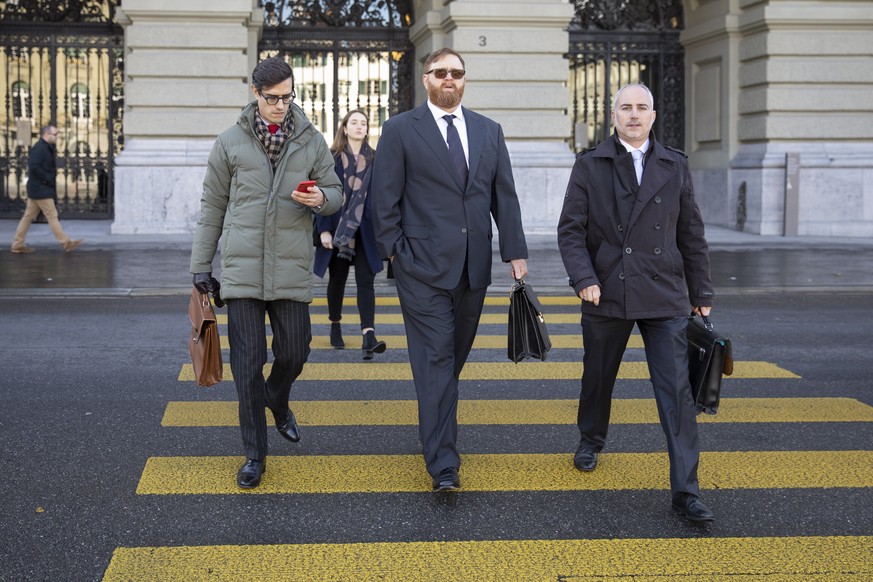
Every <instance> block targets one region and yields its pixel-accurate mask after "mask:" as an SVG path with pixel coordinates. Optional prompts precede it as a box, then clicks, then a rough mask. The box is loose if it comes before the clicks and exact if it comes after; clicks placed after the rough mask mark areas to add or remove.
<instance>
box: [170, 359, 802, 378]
mask: <svg viewBox="0 0 873 582" xmlns="http://www.w3.org/2000/svg"><path fill="white" fill-rule="evenodd" d="M271 369H272V364H267V365H265V366H264V374H265V375H266V374H269V373H270V370H271ZM581 374H582V364H581V363H579V362H522V363H521V364H513V363H512V362H509V361H507V362H467V364H466V365H465V366H464V370H463V371H462V372H461V380H578V379H579V378H580V376H581ZM618 377H619V378H621V379H628V380H648V378H649V369H648V368H647V367H646V363H645V362H622V363H621V367H620V368H619V371H618ZM731 378H785V379H788V378H800V376H798V375H797V374H794V373H793V372H789V371H788V370H785V369H783V368H780V367H779V366H777V365H775V364H771V363H770V362H758V361H744V362H735V363H734V373H733V375H732V376H731ZM224 379H225V380H233V374H232V373H231V371H230V364H224ZM178 380H179V381H180V382H193V381H194V367H193V366H192V365H191V364H183V365H182V369H181V371H180V372H179V376H178ZM297 380H298V381H306V380H315V381H321V380H331V381H338V380H360V381H364V380H412V369H411V368H410V367H409V364H408V363H406V362H403V363H382V362H379V363H376V362H369V363H365V362H361V363H349V364H317V363H309V364H306V366H304V368H303V373H302V374H300V377H299V378H298V379H297ZM728 381H730V380H728Z"/></svg>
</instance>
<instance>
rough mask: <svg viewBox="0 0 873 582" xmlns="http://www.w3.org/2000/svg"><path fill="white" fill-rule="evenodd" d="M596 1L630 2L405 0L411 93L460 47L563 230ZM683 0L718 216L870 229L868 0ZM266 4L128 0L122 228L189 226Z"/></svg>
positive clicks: (694, 128)
mask: <svg viewBox="0 0 873 582" xmlns="http://www.w3.org/2000/svg"><path fill="white" fill-rule="evenodd" d="M641 1H642V0H641ZM590 3H593V4H592V5H596V4H597V3H599V4H602V5H603V6H605V7H608V6H609V5H611V4H620V3H618V2H615V1H612V0H576V1H575V3H567V2H565V1H562V0H531V1H525V2H521V1H512V0H500V1H497V0H414V1H412V2H410V6H411V10H412V18H411V20H410V21H411V26H410V28H409V40H410V41H411V43H412V45H413V46H414V53H415V58H414V73H413V74H412V80H413V84H414V86H415V99H414V101H415V103H420V102H421V101H422V100H423V99H424V94H423V91H422V88H421V86H420V82H419V81H418V79H419V77H420V74H421V72H422V70H421V62H422V60H423V58H424V56H425V55H426V54H427V53H428V52H429V51H431V50H433V49H435V48H438V47H442V46H448V47H452V48H454V49H455V50H458V51H459V52H461V53H462V54H463V55H464V57H465V59H466V61H467V69H468V71H469V74H468V85H467V91H466V95H465V98H464V105H465V106H467V107H470V108H472V109H475V110H477V111H479V112H481V113H483V114H485V115H488V116H490V117H492V118H494V119H495V120H497V121H498V122H500V123H501V124H502V125H503V127H504V131H505V134H506V137H507V141H508V146H509V148H510V154H511V156H512V161H513V169H514V174H515V179H516V185H517V189H518V192H519V195H520V198H521V201H522V211H523V216H524V220H525V226H526V229H527V230H528V231H530V232H553V231H554V228H555V225H556V223H557V217H558V213H559V211H560V206H561V203H562V199H563V194H564V190H565V187H566V182H567V178H568V176H569V172H570V168H571V166H572V164H573V159H574V153H573V151H572V149H571V145H572V144H571V143H570V142H571V134H572V133H573V131H572V128H573V125H574V124H573V120H572V119H571V115H572V114H571V107H570V106H569V103H570V102H571V100H572V95H571V89H570V86H569V81H568V79H569V77H568V60H567V56H566V55H567V52H568V42H569V33H568V23H569V22H570V20H571V18H573V15H574V11H575V10H578V9H579V7H580V5H583V4H590ZM676 3H679V4H681V11H682V18H683V21H684V22H683V29H682V31H681V33H680V35H679V39H680V42H681V44H682V47H683V49H684V104H685V118H684V127H685V139H684V147H685V150H686V151H687V153H688V154H689V157H690V161H691V166H692V168H693V172H694V180H695V187H696V191H697V195H698V199H699V203H700V206H701V208H702V211H703V214H704V218H705V220H706V221H707V223H708V224H715V225H722V226H727V227H731V228H738V229H742V230H745V231H748V232H753V233H760V234H776V235H779V234H799V235H839V236H858V237H864V236H873V123H871V120H873V100H871V99H870V96H871V95H873V2H870V1H868V0H832V1H828V2H823V1H809V0H676ZM260 4H262V3H261V2H258V1H257V0H186V1H185V2H178V1H176V0H124V3H123V7H122V8H121V9H119V11H118V13H117V19H118V21H119V22H120V23H121V25H122V26H123V27H124V42H125V68H124V71H125V87H124V90H125V101H124V103H125V108H124V144H125V145H124V151H123V152H122V153H121V154H120V155H119V156H118V157H117V158H116V167H115V174H114V223H113V226H112V232H113V233H117V234H133V233H184V232H190V231H191V230H192V229H193V227H194V225H195V224H196V220H197V216H198V212H199V198H200V192H201V183H202V180H203V176H204V173H205V165H206V158H207V155H208V152H209V150H210V148H211V146H212V143H213V141H214V138H215V135H217V134H218V133H219V132H220V131H222V130H224V129H225V128H227V127H228V126H230V125H231V124H233V123H234V122H235V120H236V118H237V116H238V114H239V111H240V109H241V107H242V106H243V104H245V103H246V102H247V101H248V100H249V99H250V96H251V91H250V88H249V85H248V83H249V78H248V77H249V74H250V72H251V70H252V68H253V67H254V65H255V63H256V61H257V58H258V54H259V50H258V43H259V39H260V38H261V35H262V34H263V30H264V26H265V23H264V13H265V11H264V8H263V7H262V6H261V5H260ZM592 145H593V144H592Z"/></svg>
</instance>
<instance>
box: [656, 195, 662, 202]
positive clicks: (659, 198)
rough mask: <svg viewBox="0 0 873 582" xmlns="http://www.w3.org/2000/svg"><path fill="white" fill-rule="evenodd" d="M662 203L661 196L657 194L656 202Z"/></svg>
mask: <svg viewBox="0 0 873 582" xmlns="http://www.w3.org/2000/svg"><path fill="white" fill-rule="evenodd" d="M660 203H661V197H660V196H655V204H660Z"/></svg>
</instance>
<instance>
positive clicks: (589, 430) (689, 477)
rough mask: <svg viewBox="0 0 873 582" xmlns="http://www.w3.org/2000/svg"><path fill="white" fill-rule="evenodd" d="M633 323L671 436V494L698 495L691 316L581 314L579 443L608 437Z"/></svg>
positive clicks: (595, 443)
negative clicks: (688, 329)
mask: <svg viewBox="0 0 873 582" xmlns="http://www.w3.org/2000/svg"><path fill="white" fill-rule="evenodd" d="M634 323H636V324H637V327H638V328H639V330H640V334H641V335H642V337H643V344H644V345H645V349H646V360H647V362H648V366H649V375H650V376H651V379H652V386H653V388H654V390H655V402H656V403H657V406H658V416H659V418H660V420H661V428H662V429H663V431H664V434H665V435H666V437H667V452H668V454H669V457H670V487H671V490H672V493H673V496H674V497H676V496H677V495H678V494H680V493H692V494H694V495H697V494H699V493H700V489H699V485H698V482H697V464H698V460H699V457H700V450H699V446H698V440H697V409H696V408H695V406H694V400H693V398H692V396H691V384H690V383H689V380H688V348H687V339H686V337H685V328H686V326H687V325H688V318H687V317H670V318H664V319H640V320H637V321H634V320H627V319H616V318H612V317H603V316H599V315H590V314H587V313H586V314H584V315H583V316H582V342H583V346H584V349H585V354H584V356H583V360H582V361H583V371H582V390H581V393H580V395H579V414H578V418H577V424H578V426H579V432H580V433H581V441H580V446H584V445H586V444H587V445H588V446H589V447H590V448H591V449H592V450H595V451H600V450H601V449H602V448H603V445H604V444H605V442H606V433H607V430H608V429H609V414H610V405H611V403H612V390H613V388H614V387H615V379H616V376H617V375H618V369H619V366H620V364H621V358H622V355H623V354H624V351H625V347H626V346H627V341H628V338H630V334H631V331H632V330H633V327H634Z"/></svg>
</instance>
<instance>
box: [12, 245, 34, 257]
mask: <svg viewBox="0 0 873 582" xmlns="http://www.w3.org/2000/svg"><path fill="white" fill-rule="evenodd" d="M12 252H13V253H16V254H22V255H27V254H29V253H35V252H36V249H35V248H33V247H27V246H25V247H18V248H17V249H12Z"/></svg>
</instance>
